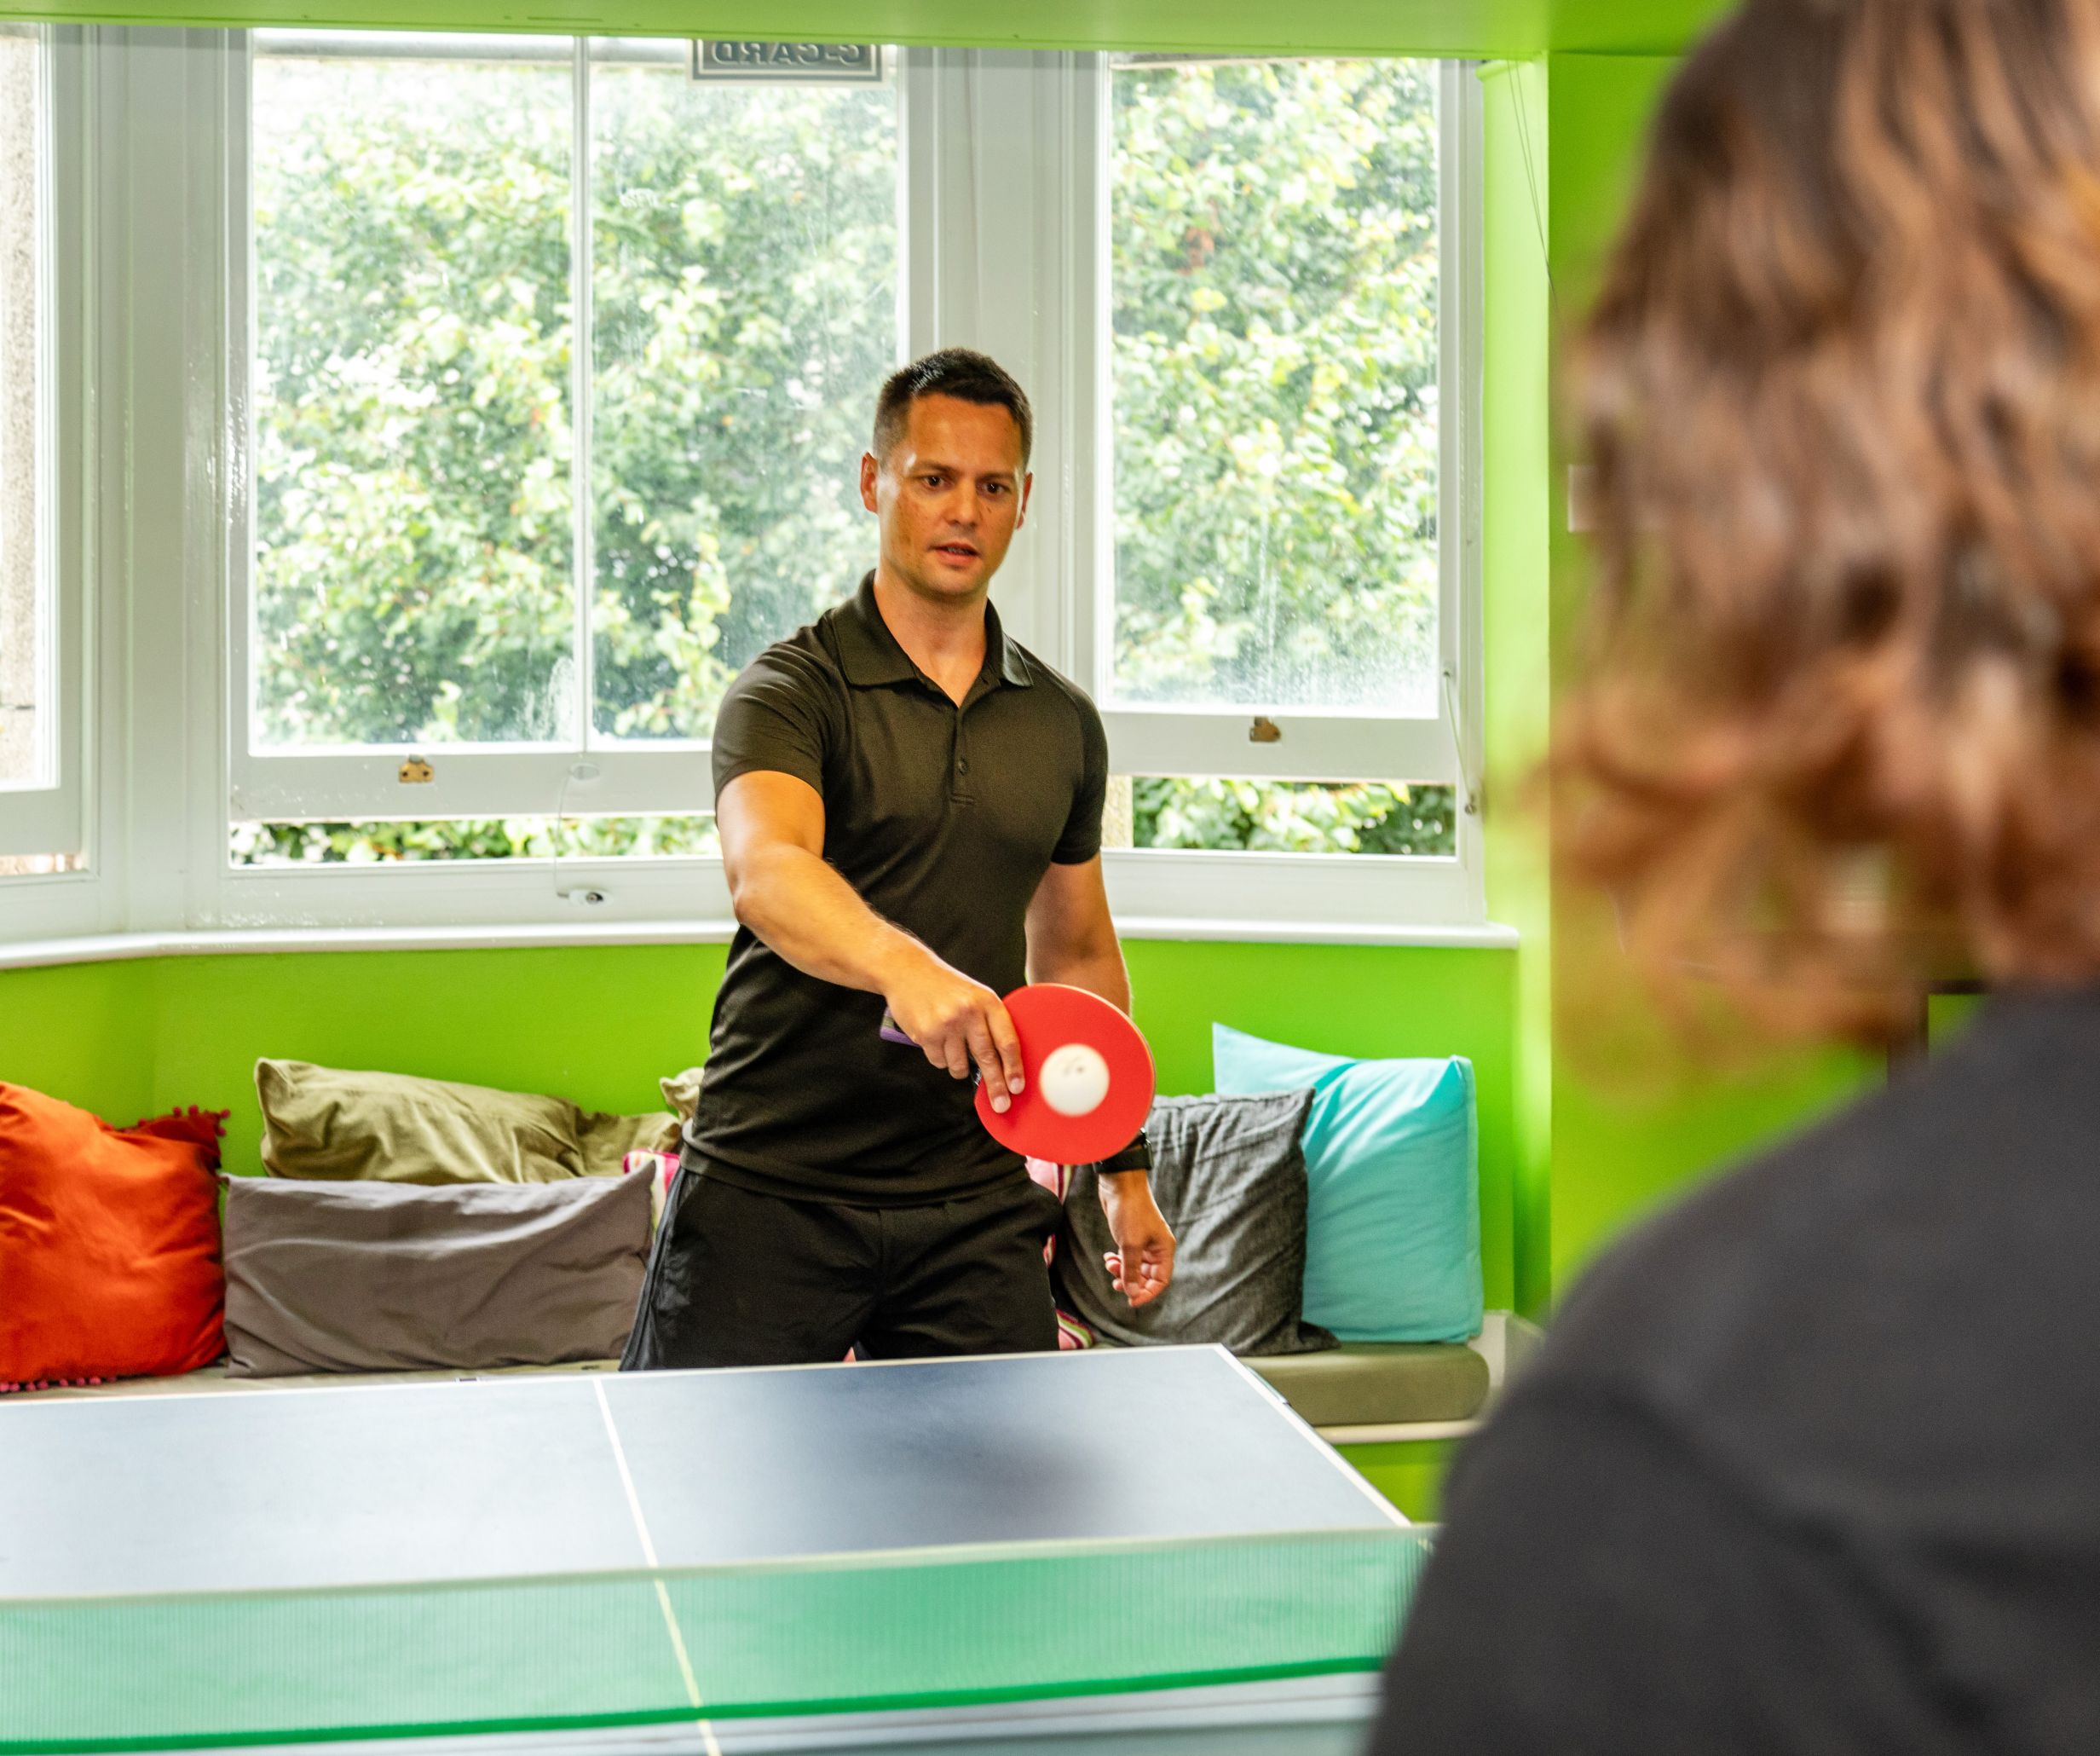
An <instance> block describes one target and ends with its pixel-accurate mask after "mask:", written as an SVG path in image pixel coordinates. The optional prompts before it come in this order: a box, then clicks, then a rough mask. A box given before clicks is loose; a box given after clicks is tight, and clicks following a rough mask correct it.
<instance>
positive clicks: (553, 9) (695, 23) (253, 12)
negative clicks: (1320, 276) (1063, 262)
mask: <svg viewBox="0 0 2100 1756" xmlns="http://www.w3.org/2000/svg"><path fill="white" fill-rule="evenodd" d="M1723 3H1725V0H1318V3H1317V4H1313V5H1304V6H1296V7H1289V6H1278V5H1277V4H1275V3H1274V0H1261V3H1256V0H1018V3H1010V4H1008V5H1007V6H1006V7H1005V8H1003V9H1001V10H999V11H997V12H994V13H987V11H986V10H985V9H984V8H983V7H981V6H978V5H974V4H968V3H965V0H0V21H4V20H45V21H53V22H58V23H68V24H118V25H192V26H214V27H235V28H239V27H246V26H300V27H304V28H309V29H318V28H349V29H372V30H379V29H386V30H442V31H495V32H547V33H552V34H557V35H563V36H568V35H575V34H581V33H589V34H591V35H593V36H628V37H759V38H771V39H785V40H788V41H793V42H867V41H868V40H870V39H873V40H874V41H877V42H885V43H967V44H973V45H978V46H984V47H1001V48H1012V49H1213V50H1216V51H1219V52H1220V53H1235V54H1258V53H1260V54H1280V53H1288V52H1292V51H1296V52H1308V51H1311V52H1318V53H1321V54H1336V55H1341V54H1365V55H1370V54H1385V55H1454V56H1462V57H1468V58H1473V57H1478V58H1482V59H1503V58H1509V57H1522V56H1528V55H1537V54H1542V53H1543V52H1545V51H1546V50H1548V49H1560V50H1562V51H1581V52H1589V53H1598V54H1636V53H1651V54H1652V53H1658V52H1661V53H1669V52H1672V51H1675V50H1677V49H1682V47H1683V46H1684V45H1685V44H1686V43H1688V42H1689V41H1691V40H1692V38H1694V37H1695V36H1696V35H1697V34H1698V32H1699V29H1700V28H1701V27H1702V26H1704V25H1705V23H1706V22H1707V21H1708V20H1711V18H1712V17H1714V16H1715V15H1716V14H1717V13H1718V12H1719V11H1720V10H1721V9H1722V4H1723Z"/></svg>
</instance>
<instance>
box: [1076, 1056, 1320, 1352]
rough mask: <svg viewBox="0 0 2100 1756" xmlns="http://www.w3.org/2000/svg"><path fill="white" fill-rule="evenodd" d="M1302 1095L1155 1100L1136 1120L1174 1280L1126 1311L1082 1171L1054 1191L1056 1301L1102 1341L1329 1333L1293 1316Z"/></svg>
mask: <svg viewBox="0 0 2100 1756" xmlns="http://www.w3.org/2000/svg"><path fill="white" fill-rule="evenodd" d="M1311 1107H1312V1092H1311V1091H1310V1090H1309V1089H1307V1090H1304V1091H1278V1092H1264V1093H1262V1094H1261V1095H1259V1096H1255V1097H1174V1098H1161V1099H1159V1100H1157V1102H1155V1103H1154V1104H1153V1106H1152V1113H1151V1118H1150V1119H1149V1120H1148V1121H1147V1123H1146V1124H1145V1127H1146V1130H1147V1132H1148V1133H1149V1134H1150V1135H1151V1141H1152V1194H1153V1199H1155V1200H1157V1202H1158V1203H1159V1210H1160V1211H1161V1212H1162V1213H1163V1214H1164V1215H1165V1216H1167V1223H1168V1225H1170V1226H1172V1227H1174V1281H1173V1284H1172V1285H1169V1286H1168V1289H1167V1290H1166V1291H1165V1292H1163V1293H1162V1294H1161V1295H1160V1296H1159V1297H1157V1299H1155V1300H1153V1301H1152V1303H1151V1304H1149V1305H1146V1306H1144V1307H1142V1308H1139V1309H1138V1310H1132V1309H1131V1308H1130V1305H1129V1303H1128V1301H1127V1300H1125V1299H1124V1297H1123V1296H1122V1294H1121V1293H1119V1292H1117V1291H1116V1287H1115V1283H1114V1282H1113V1281H1112V1280H1111V1279H1110V1278H1109V1274H1108V1269H1107V1268H1106V1267H1105V1265H1104V1263H1103V1262H1102V1260H1101V1258H1102V1256H1103V1255H1104V1253H1105V1252H1106V1251H1110V1250H1112V1249H1113V1248H1114V1247H1115V1241H1114V1239H1111V1237H1110V1235H1109V1230H1108V1220H1107V1218H1106V1216H1105V1215H1104V1214H1103V1213H1102V1211H1101V1199H1100V1187H1099V1181H1098V1180H1097V1178H1096V1177H1095V1175H1094V1173H1093V1170H1092V1169H1091V1168H1082V1169H1081V1170H1079V1171H1078V1173H1077V1174H1076V1175H1075V1176H1074V1177H1073V1179H1072V1186H1071V1188H1070V1192H1069V1193H1067V1195H1066V1197H1065V1202H1064V1228H1063V1231H1062V1233H1061V1234H1060V1236H1059V1241H1058V1251H1057V1261H1056V1263H1055V1265H1054V1268H1055V1273H1056V1274H1057V1277H1058V1280H1059V1288H1060V1301H1059V1302H1060V1303H1062V1304H1063V1305H1064V1308H1065V1309H1067V1310H1069V1311H1070V1312H1071V1313H1072V1314H1074V1315H1075V1316H1076V1317H1078V1318H1079V1319H1080V1320H1082V1322H1084V1323H1086V1324H1087V1325H1088V1327H1090V1328H1091V1329H1093V1331H1095V1333H1096V1334H1098V1335H1099V1336H1100V1337H1101V1338H1102V1339H1103V1340H1105V1341H1111V1342H1118V1343H1123V1344H1125V1345H1127V1346H1128V1345H1135V1344H1141V1343H1146V1342H1215V1343H1220V1345H1222V1346H1224V1347H1227V1348H1230V1349H1232V1351H1233V1352H1234V1353H1236V1354H1296V1353H1302V1352H1305V1351H1307V1350H1309V1349H1318V1348H1331V1347H1333V1346H1334V1345H1335V1338H1334V1337H1332V1336H1331V1335H1330V1334H1329V1333H1328V1332H1327V1331H1325V1330H1324V1329H1320V1328H1317V1327H1315V1326H1313V1325H1312V1324H1309V1323H1307V1322H1305V1321H1303V1320H1301V1317H1300V1315H1299V1311H1300V1306H1301V1300H1302V1299H1303V1297H1304V1285H1305V1213H1306V1179H1305V1151H1304V1148H1303V1147H1301V1145H1300V1144H1299V1137H1300V1135H1301V1134H1302V1133H1303V1132H1304V1129H1305V1118H1306V1112H1307V1110H1308V1109H1310V1108H1311Z"/></svg>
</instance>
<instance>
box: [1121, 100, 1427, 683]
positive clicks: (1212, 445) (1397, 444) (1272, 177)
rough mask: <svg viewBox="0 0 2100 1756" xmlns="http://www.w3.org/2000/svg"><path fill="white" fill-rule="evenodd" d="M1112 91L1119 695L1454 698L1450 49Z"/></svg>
mask: <svg viewBox="0 0 2100 1756" xmlns="http://www.w3.org/2000/svg"><path fill="white" fill-rule="evenodd" d="M1115 93H1116V101H1115V153H1116V156H1115V172H1114V193H1113V196H1112V199H1111V232H1112V239H1111V242H1112V247H1113V264H1114V266H1113V274H1114V280H1115V289H1114V293H1115V296H1114V313H1113V315H1114V326H1115V401H1116V453H1115V456H1116V463H1115V481H1116V490H1115V498H1116V508H1115V510H1116V652H1115V690H1116V695H1117V696H1118V697H1119V698H1121V699H1123V700H1127V701H1134V702H1206V703H1209V702H1232V703H1245V704H1248V705H1251V706H1265V707H1273V706H1313V707H1321V708H1364V709H1366V710H1369V711H1373V712H1380V711H1382V712H1393V711H1400V712H1405V713H1416V714H1426V713H1434V711H1435V677H1436V603H1437V377H1436V371H1437V302H1436V295H1437V230H1436V192H1437V158H1436V147H1437V128H1436V70H1435V64H1434V62H1429V61H1253V62H1228V63H1226V64H1223V65H1220V66H1199V67H1171V66H1167V67H1158V66H1155V67H1141V68H1126V69H1123V70H1122V71H1120V72H1118V73H1117V74H1116V82H1115Z"/></svg>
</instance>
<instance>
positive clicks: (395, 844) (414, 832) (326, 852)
mask: <svg viewBox="0 0 2100 1756" xmlns="http://www.w3.org/2000/svg"><path fill="white" fill-rule="evenodd" d="M230 851H231V853H232V856H233V863H234V864H235V865H237V866H322V865H351V866H368V865H383V864H391V863H396V862H400V861H402V860H501V859H547V858H551V857H552V856H554V855H555V854H557V853H558V854H559V855H560V856H561V858H563V859H565V860H566V859H614V858H620V859H629V858H632V859H649V858H656V859H669V858H677V857H682V856H695V855H701V854H706V855H718V854H719V853H720V852H721V851H722V846H721V843H720V842H719V841H718V840H717V839H716V837H715V829H714V817H713V813H711V812H709V813H700V814H695V815H691V816H686V817H562V818H559V819H557V818H554V817H464V818H459V819H457V820H441V821H436V822H425V823H407V822H404V823H235V824H234V826H233V840H232V843H231V850H230Z"/></svg>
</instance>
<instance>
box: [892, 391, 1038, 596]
mask: <svg viewBox="0 0 2100 1756" xmlns="http://www.w3.org/2000/svg"><path fill="white" fill-rule="evenodd" d="M1034 479H1035V478H1034V477H1031V476H1029V475H1027V474H1025V473H1024V471H1023V470H1022V467H1021V430H1020V428H1019V426H1018V425H1017V424H1016V423H1015V421H1014V419H1013V415H1012V413H1009V412H1008V411H1007V410H1006V409H1004V408H1001V407H997V406H996V405H987V404H984V403H978V402H965V401H962V400H961V398H960V397H956V396H938V395H936V396H920V397H918V398H916V399H915V400H914V401H913V403H912V405H911V407H909V409H908V410H907V411H906V412H905V423H904V431H903V436H902V437H900V438H899V439H898V440H897V443H896V444H895V445H893V446H892V447H891V448H890V454H889V456H888V457H886V458H880V459H879V458H877V457H875V456H874V454H873V453H869V454H868V455H867V456H864V457H863V458H862V459H861V501H862V504H863V505H865V506H866V507H867V508H868V511H871V512H873V513H874V514H875V516H876V517H878V518H879V519H880V520H881V523H882V558H883V561H884V563H885V564H886V566H887V567H888V568H889V569H890V571H891V573H893V574H895V575H897V576H898V577H899V578H900V579H901V580H903V582H904V583H905V584H906V585H907V586H909V587H910V588H911V589H912V590H913V591H914V592H918V593H920V595H921V596H923V597H926V598H934V599H937V600H942V601H947V602H957V601H961V600H964V599H967V598H972V597H982V596H983V595H984V592H985V591H986V590H987V589H988V588H989V586H990V585H991V581H992V575H994V574H995V573H997V572H998V571H999V563H1001V562H1002V561H1004V560H1005V559H1006V558H1007V545H1008V544H1009V543H1011V542H1012V541H1013V533H1014V532H1015V531H1017V530H1018V529H1020V528H1021V521H1022V518H1023V517H1024V515H1025V513H1026V512H1027V510H1028V494H1029V488H1030V486H1031V485H1032V483H1033V482H1034Z"/></svg>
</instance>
